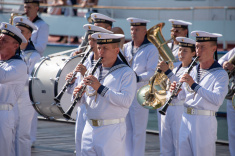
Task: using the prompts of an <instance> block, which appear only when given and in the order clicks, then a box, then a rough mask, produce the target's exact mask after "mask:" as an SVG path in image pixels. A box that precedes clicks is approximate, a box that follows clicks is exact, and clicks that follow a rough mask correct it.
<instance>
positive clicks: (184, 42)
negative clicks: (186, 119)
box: [158, 37, 196, 156]
mask: <svg viewBox="0 0 235 156" xmlns="http://www.w3.org/2000/svg"><path fill="white" fill-rule="evenodd" d="M176 40H177V41H178V42H179V50H178V58H179V61H181V64H180V65H179V66H177V67H175V68H174V69H173V70H171V69H169V66H168V64H166V63H165V62H164V61H162V62H160V63H159V64H158V69H160V70H161V71H163V72H164V73H165V74H166V75H167V77H168V78H169V80H170V82H173V81H176V82H179V79H180V77H181V76H182V75H183V74H184V73H185V72H186V70H187V69H188V67H189V66H190V64H191V62H192V59H193V57H194V56H195V55H196V51H195V43H196V42H195V41H194V40H192V39H190V38H186V37H176ZM194 65H196V63H194ZM170 96H171V93H170V92H168V94H167V97H168V98H169V97H170ZM184 100H185V99H181V100H175V101H174V102H171V104H170V106H169V107H168V109H167V112H166V115H162V116H161V135H160V136H159V137H161V138H160V139H161V144H160V151H161V152H160V155H161V156H179V151H178V149H179V130H180V124H181V118H182V114H183V112H184V106H183V103H184Z"/></svg>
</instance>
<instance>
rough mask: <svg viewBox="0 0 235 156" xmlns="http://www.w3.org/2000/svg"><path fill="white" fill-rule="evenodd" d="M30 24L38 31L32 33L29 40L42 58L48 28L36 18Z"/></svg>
mask: <svg viewBox="0 0 235 156" xmlns="http://www.w3.org/2000/svg"><path fill="white" fill-rule="evenodd" d="M32 22H33V23H34V24H35V25H36V26H37V28H38V30H34V31H33V33H32V36H31V40H32V41H33V44H34V47H35V49H36V50H37V51H38V52H39V54H40V55H41V56H43V52H44V51H45V49H46V46H47V41H48V35H49V26H48V24H46V23H45V22H44V21H43V20H42V19H41V18H40V17H38V16H37V17H36V18H35V19H34V20H33V21H32Z"/></svg>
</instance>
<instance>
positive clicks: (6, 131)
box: [0, 55, 28, 155]
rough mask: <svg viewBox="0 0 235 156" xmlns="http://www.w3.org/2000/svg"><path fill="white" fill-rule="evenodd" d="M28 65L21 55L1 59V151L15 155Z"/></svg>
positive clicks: (2, 153) (3, 153) (4, 153)
mask: <svg viewBox="0 0 235 156" xmlns="http://www.w3.org/2000/svg"><path fill="white" fill-rule="evenodd" d="M27 79H28V76H27V66H26V64H25V62H24V61H22V59H21V58H20V56H19V55H16V56H13V57H12V58H11V59H9V60H7V61H0V108H1V109H0V138H1V139H0V151H1V155H14V154H15V150H14V148H13V147H14V143H15V142H14V140H15V132H16V126H17V124H18V119H19V116H18V103H17V100H18V98H19V96H20V95H21V93H22V91H23V90H24V85H25V82H26V80H27Z"/></svg>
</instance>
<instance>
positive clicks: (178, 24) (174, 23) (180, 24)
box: [169, 19, 192, 28]
mask: <svg viewBox="0 0 235 156" xmlns="http://www.w3.org/2000/svg"><path fill="white" fill-rule="evenodd" d="M169 22H171V23H172V27H173V28H188V25H192V23H191V22H186V21H183V20H176V19H169Z"/></svg>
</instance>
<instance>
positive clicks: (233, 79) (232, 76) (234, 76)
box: [225, 54, 235, 100]
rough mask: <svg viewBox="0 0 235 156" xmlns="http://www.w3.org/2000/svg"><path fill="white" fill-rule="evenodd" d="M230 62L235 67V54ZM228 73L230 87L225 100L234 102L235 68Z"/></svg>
mask: <svg viewBox="0 0 235 156" xmlns="http://www.w3.org/2000/svg"><path fill="white" fill-rule="evenodd" d="M228 62H229V63H231V64H233V65H235V54H234V55H233V57H231V58H230V59H229V60H228ZM227 72H228V76H229V86H228V88H229V91H228V94H227V95H226V97H225V98H226V99H228V100H232V98H233V97H234V93H235V68H233V70H232V71H227Z"/></svg>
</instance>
